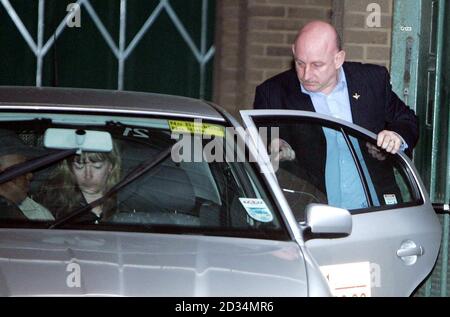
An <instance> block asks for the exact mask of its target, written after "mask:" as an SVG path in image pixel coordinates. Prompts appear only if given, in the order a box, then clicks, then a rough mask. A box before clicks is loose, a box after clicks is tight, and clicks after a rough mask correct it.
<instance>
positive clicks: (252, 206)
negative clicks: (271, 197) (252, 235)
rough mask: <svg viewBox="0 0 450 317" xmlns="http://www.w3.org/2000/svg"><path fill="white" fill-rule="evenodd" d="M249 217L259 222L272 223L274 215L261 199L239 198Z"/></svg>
mask: <svg viewBox="0 0 450 317" xmlns="http://www.w3.org/2000/svg"><path fill="white" fill-rule="evenodd" d="M239 201H240V202H241V204H242V206H243V207H244V208H245V211H247V213H248V215H249V216H250V217H252V218H253V219H255V220H256V221H259V222H271V221H272V220H273V215H272V213H271V212H270V210H269V208H267V205H266V203H265V202H264V200H262V199H260V198H239Z"/></svg>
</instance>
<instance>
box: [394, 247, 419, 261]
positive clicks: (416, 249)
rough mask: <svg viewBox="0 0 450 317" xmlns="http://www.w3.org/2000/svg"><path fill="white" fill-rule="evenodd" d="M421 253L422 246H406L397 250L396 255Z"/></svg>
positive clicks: (416, 254)
mask: <svg viewBox="0 0 450 317" xmlns="http://www.w3.org/2000/svg"><path fill="white" fill-rule="evenodd" d="M421 255H423V248H422V246H420V245H418V246H414V247H406V248H401V249H398V250H397V256H398V257H399V258H403V257H406V256H421Z"/></svg>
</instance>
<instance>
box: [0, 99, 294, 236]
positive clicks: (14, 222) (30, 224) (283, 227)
mask: <svg viewBox="0 0 450 317" xmlns="http://www.w3.org/2000/svg"><path fill="white" fill-rule="evenodd" d="M1 113H10V114H11V113H17V114H18V115H22V114H23V115H25V116H26V118H23V117H18V118H13V117H11V120H3V121H0V123H2V122H12V121H29V122H31V123H32V124H36V122H37V120H42V118H45V117H46V115H47V114H48V115H49V116H52V115H60V114H61V115H75V116H80V117H82V116H85V115H87V116H98V117H101V118H107V119H109V120H106V122H109V121H111V122H112V121H113V119H114V118H116V117H122V118H129V120H132V119H133V118H135V119H137V120H139V121H143V120H145V119H159V120H177V121H188V122H194V121H195V120H198V119H201V120H202V123H207V124H214V125H220V126H223V127H224V128H227V127H232V128H236V126H234V125H232V123H231V122H230V121H229V120H226V118H221V120H218V119H211V118H207V117H201V116H200V115H199V117H190V116H183V115H180V114H176V115H173V116H172V115H171V114H168V113H156V112H155V113H152V112H141V113H140V114H138V113H136V112H132V113H130V112H127V111H123V112H121V111H120V109H116V110H115V111H113V112H112V111H111V112H108V110H102V111H88V109H74V108H65V107H64V108H60V107H51V106H47V107H45V109H36V108H33V107H31V108H29V107H28V106H27V107H18V108H14V106H12V107H7V109H0V115H1ZM33 115H36V119H31V117H33ZM110 117H113V118H110ZM28 118H30V119H29V120H28ZM38 118H39V119H38ZM33 121H36V122H33ZM97 121H98V122H97ZM97 121H95V123H92V122H87V123H88V124H92V125H95V126H98V127H103V124H102V120H97ZM57 124H58V125H68V126H70V125H71V124H70V123H61V122H58V123H57ZM80 124H82V122H80ZM131 126H134V125H132V124H130V123H129V122H127V124H126V125H124V127H131ZM135 127H141V126H138V125H135ZM226 142H229V141H226ZM224 146H226V144H224ZM246 146H247V144H246ZM225 163H226V162H225ZM235 163H236V164H234V165H233V167H232V173H233V177H235V176H236V173H237V174H238V175H239V176H243V175H245V177H251V175H250V174H249V173H248V171H246V169H245V168H244V167H243V166H242V165H241V164H240V162H235ZM242 163H244V164H248V168H250V169H252V170H253V169H254V166H253V164H252V163H251V162H249V161H245V162H242ZM253 172H254V170H253ZM253 176H254V177H256V178H257V181H258V182H260V185H261V186H260V187H261V190H264V191H265V193H266V195H265V196H266V197H267V199H269V200H270V202H269V203H270V204H271V206H273V209H274V210H273V212H274V213H276V217H277V219H278V221H277V222H278V227H279V228H278V229H277V232H275V231H273V230H271V236H270V237H265V238H264V236H263V234H261V232H260V231H259V230H251V231H249V233H248V234H246V233H245V230H242V229H240V228H233V229H230V228H228V229H227V231H226V232H220V230H219V229H220V228H208V227H198V228H197V227H189V228H188V227H186V228H184V227H182V226H177V225H158V226H159V229H160V230H159V229H158V233H176V228H179V229H180V232H179V233H180V234H202V230H203V231H204V233H203V234H204V235H208V234H210V235H213V236H224V237H225V236H226V237H235V238H254V239H266V240H274V241H292V235H291V233H290V230H289V226H287V224H286V222H285V219H284V217H283V213H282V212H281V211H280V209H279V208H278V205H277V204H276V200H274V199H273V198H272V195H271V192H270V191H267V188H266V187H265V182H264V181H262V179H261V178H259V175H258V173H253ZM235 180H236V181H237V182H238V183H239V184H240V185H242V186H243V188H244V190H245V191H246V192H247V191H249V192H254V190H255V186H254V184H252V183H251V182H250V181H249V180H244V183H242V182H243V180H242V179H235ZM258 196H259V194H258ZM49 223H51V222H48V221H29V220H25V221H21V220H18V219H10V220H7V221H6V222H4V223H3V224H2V226H1V227H2V228H16V229H18V228H20V229H25V228H32V229H46V228H47V227H48V224H49ZM84 226H85V225H83V226H81V225H77V224H73V225H68V226H65V227H64V229H71V230H89V229H87V227H86V228H85V227H84ZM116 226H117V230H114V226H111V225H110V224H107V223H105V224H104V225H99V224H97V225H93V226H92V227H93V228H100V227H103V228H100V229H101V230H99V231H115V232H122V231H132V232H142V233H151V232H149V231H147V230H145V228H142V229H141V230H136V229H135V228H134V227H136V226H133V225H132V224H130V225H128V226H129V227H130V230H128V229H127V228H125V227H126V226H125V225H123V226H120V225H119V224H117V225H116ZM119 226H120V227H121V228H119ZM108 227H110V228H111V230H108ZM122 227H123V228H122ZM133 228H134V229H133ZM172 229H173V230H172ZM221 230H223V229H221ZM269 231H270V230H269ZM269 231H268V232H269ZM214 232H217V234H214ZM235 233H236V234H235Z"/></svg>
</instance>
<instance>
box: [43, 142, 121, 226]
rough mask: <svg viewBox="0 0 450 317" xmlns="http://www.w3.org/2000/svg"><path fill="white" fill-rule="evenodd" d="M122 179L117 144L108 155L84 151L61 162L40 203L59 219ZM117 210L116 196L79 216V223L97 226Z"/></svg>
mask: <svg viewBox="0 0 450 317" xmlns="http://www.w3.org/2000/svg"><path fill="white" fill-rule="evenodd" d="M120 177H121V156H120V152H119V150H118V148H117V144H115V143H114V146H113V150H112V151H111V152H109V153H101V152H83V153H82V154H81V155H74V156H72V157H70V158H68V159H65V160H64V161H62V162H61V163H60V164H59V165H58V166H57V167H56V169H55V170H54V171H53V173H52V174H51V175H50V177H49V180H48V182H47V183H46V184H45V185H44V186H43V187H42V189H41V191H40V194H39V201H40V202H41V203H42V204H43V205H44V206H47V207H48V208H49V209H50V210H51V211H52V212H53V213H54V215H55V217H56V218H61V217H64V216H66V215H68V214H69V213H71V212H73V211H75V210H77V209H79V208H82V207H83V206H85V205H87V204H90V203H92V202H93V201H95V200H98V199H99V198H101V197H103V196H104V195H105V194H106V193H107V192H108V191H109V190H110V189H111V188H112V187H113V186H114V185H115V184H117V183H118V182H119V180H120ZM116 211H117V199H116V196H115V195H111V197H107V198H106V200H105V201H104V202H103V203H102V204H100V205H98V206H96V207H94V208H92V209H91V210H90V211H89V212H85V213H83V214H82V215H80V216H79V217H77V219H76V222H77V223H79V222H87V223H98V222H99V221H100V220H105V219H110V218H111V217H112V216H113V215H114V214H115V213H116Z"/></svg>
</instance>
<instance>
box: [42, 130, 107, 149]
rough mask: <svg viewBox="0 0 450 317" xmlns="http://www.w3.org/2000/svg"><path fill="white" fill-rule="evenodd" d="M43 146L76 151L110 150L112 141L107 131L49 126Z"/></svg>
mask: <svg viewBox="0 0 450 317" xmlns="http://www.w3.org/2000/svg"><path fill="white" fill-rule="evenodd" d="M44 146H45V147H46V148H48V149H59V150H68V149H77V150H78V153H80V152H111V151H112V148H113V143H112V137H111V134H109V132H104V131H91V130H82V129H55V128H50V129H47V130H46V131H45V134H44Z"/></svg>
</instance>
